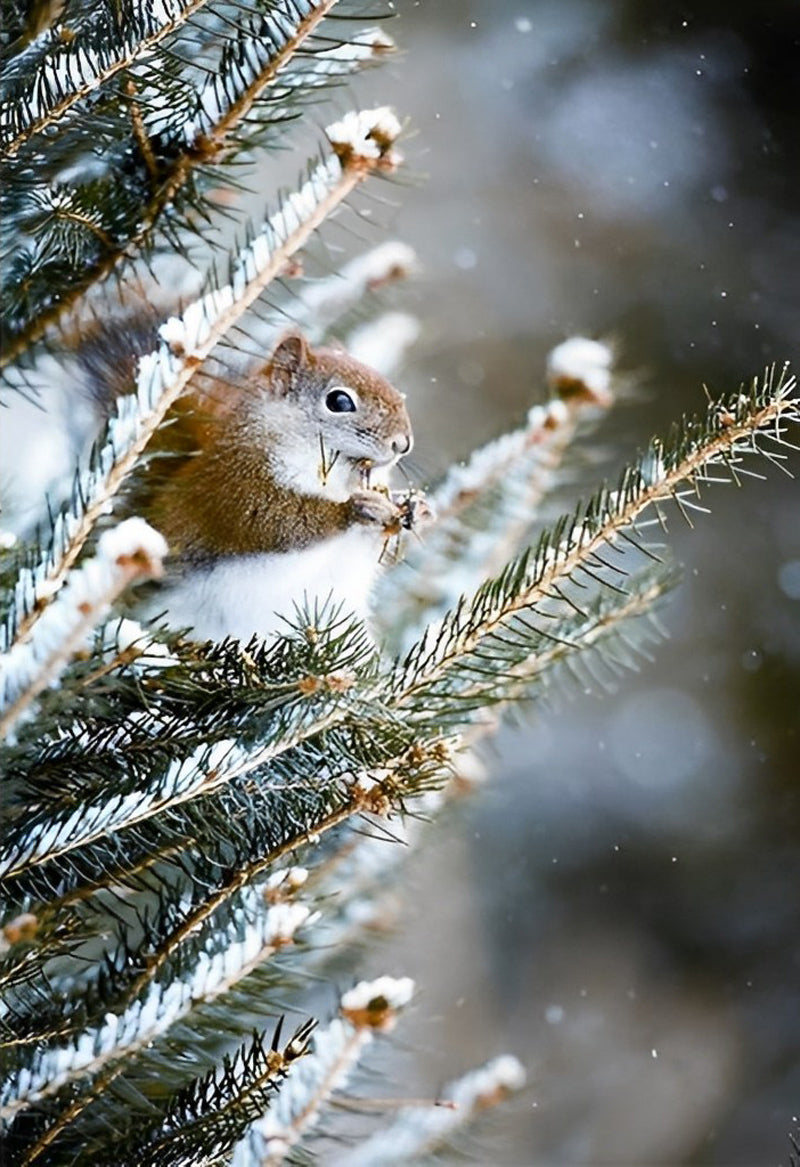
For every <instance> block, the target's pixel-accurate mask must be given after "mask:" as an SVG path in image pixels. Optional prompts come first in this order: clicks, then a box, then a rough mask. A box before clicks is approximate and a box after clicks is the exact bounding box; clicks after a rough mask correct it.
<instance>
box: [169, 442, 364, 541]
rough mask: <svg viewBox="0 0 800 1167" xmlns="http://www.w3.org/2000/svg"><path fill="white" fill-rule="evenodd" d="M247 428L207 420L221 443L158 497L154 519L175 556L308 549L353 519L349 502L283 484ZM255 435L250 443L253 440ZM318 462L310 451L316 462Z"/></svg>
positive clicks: (179, 472) (194, 459)
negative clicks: (279, 481)
mask: <svg viewBox="0 0 800 1167" xmlns="http://www.w3.org/2000/svg"><path fill="white" fill-rule="evenodd" d="M243 429H244V427H243V425H242V424H237V423H236V422H234V423H233V424H227V425H226V424H225V421H224V420H223V419H219V420H218V421H217V423H216V425H214V423H213V422H212V423H209V422H206V423H205V424H204V425H203V426H202V428H201V431H200V432H201V433H202V435H203V436H204V437H205V438H206V439H208V438H209V436H210V435H211V434H213V435H214V440H213V442H211V443H210V444H209V445H207V446H206V448H205V449H201V451H200V452H199V453H198V454H197V455H196V456H194V457H192V458H190V459H189V460H188V461H184V462H183V464H182V465H181V466H180V467H179V468H178V469H177V471H176V472H175V473H174V474H172V475H171V476H170V477H169V481H168V483H167V484H166V485H165V486H162V489H161V490H159V491H158V492H157V493H156V494H155V495H154V497H153V503H152V518H153V523H154V524H155V526H156V527H157V528H158V529H159V530H160V531H161V532H162V534H163V535H164V537H165V538H166V540H167V542H168V543H169V545H170V548H171V550H172V552H173V554H176V555H178V556H180V557H181V558H184V559H186V560H188V561H190V562H198V561H204V560H208V559H216V558H218V557H220V556H228V555H253V554H257V553H261V552H270V551H290V550H297V549H298V548H302V547H307V546H309V545H310V544H311V543H315V542H317V541H318V540H320V539H325V538H327V537H329V536H330V535H334V534H336V533H337V532H338V531H344V530H346V528H347V527H348V526H350V524H351V523H352V521H353V515H352V508H351V507H350V504H349V503H347V502H341V503H340V502H333V501H330V500H328V499H324V498H319V497H316V496H314V497H311V496H306V495H301V494H297V493H296V492H294V491H291V490H289V489H288V488H287V487H285V486H283V485H281V484H280V483H278V482H276V480H275V477H274V474H273V473H272V470H271V469H270V466H269V463H268V461H267V459H266V458H265V456H264V451H263V449H261V448H260V446H258V445H255V444H254V443H253V441H252V435H248V433H247V432H242V431H243ZM248 438H249V440H248ZM315 457H318V451H314V450H310V451H309V458H310V459H313V458H315Z"/></svg>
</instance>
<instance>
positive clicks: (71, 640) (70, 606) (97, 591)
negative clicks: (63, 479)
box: [0, 518, 167, 737]
mask: <svg viewBox="0 0 800 1167" xmlns="http://www.w3.org/2000/svg"><path fill="white" fill-rule="evenodd" d="M166 554H167V544H166V541H165V540H164V538H163V537H162V536H161V535H160V534H159V533H158V532H157V531H155V530H153V528H152V527H150V526H148V524H147V523H146V522H145V521H144V520H143V519H135V518H134V519H126V520H125V522H123V523H120V524H119V526H117V527H115V528H114V529H113V530H110V531H106V532H105V533H104V534H103V535H101V536H100V539H99V541H98V544H97V554H96V555H95V556H94V558H92V559H90V560H88V561H87V562H86V563H84V565H83V566H82V567H81V568H79V569H77V570H75V571H73V572H72V573H71V574H70V575H69V577H68V580H67V583H66V586H65V587H64V588H63V589H62V590H61V592H60V593H59V595H58V596H57V597H56V599H55V600H54V601H53V603H51V604H49V605H48V606H47V608H46V609H45V610H44V611H43V613H42V616H41V618H40V619H39V620H38V621H37V622H36V623H35V624H34V625H32V626H31V627H30V628H29V630H28V632H27V634H26V636H25V638H24V639H19V640H17V641H16V643H15V644H14V645H13V646H12V647H11V649H10V650H9V651H8V652H7V653H5V654H4V655H3V656H2V657H0V737H3V736H5V735H6V734H7V733H8V732H9V730H10V729H11V728H12V726H13V725H14V724H15V723H16V722H17V720H18V719H19V718H20V717H21V716H22V714H23V713H24V712H25V711H26V710H27V709H28V708H29V707H30V705H31V703H32V702H33V701H34V700H35V698H36V697H37V696H38V694H39V693H41V691H42V690H43V689H44V688H46V687H47V686H48V685H51V684H53V683H54V681H56V680H57V679H58V677H59V676H60V675H61V673H62V672H63V670H64V668H66V666H67V664H68V663H69V661H70V659H71V658H72V657H73V656H74V654H75V653H76V652H77V651H78V650H79V649H81V648H83V647H84V646H85V644H86V641H87V637H88V634H89V632H90V631H91V630H92V628H94V626H95V625H96V624H98V623H99V622H100V621H101V620H102V619H103V617H104V616H105V615H106V614H107V612H108V610H109V608H110V606H111V604H112V603H113V602H114V600H116V599H117V597H118V596H119V595H120V594H121V593H122V592H123V591H124V590H125V589H126V588H127V587H128V586H129V585H130V584H131V583H133V582H134V581H136V580H142V579H155V578H158V576H160V575H161V571H162V560H163V558H164V557H165V556H166ZM41 595H42V593H41V591H40V596H41Z"/></svg>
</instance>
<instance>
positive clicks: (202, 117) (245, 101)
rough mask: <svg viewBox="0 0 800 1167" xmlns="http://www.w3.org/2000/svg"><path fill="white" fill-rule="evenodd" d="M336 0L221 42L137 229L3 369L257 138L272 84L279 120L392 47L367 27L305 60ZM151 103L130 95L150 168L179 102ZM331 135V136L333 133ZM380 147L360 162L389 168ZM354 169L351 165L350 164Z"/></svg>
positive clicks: (287, 8) (92, 268)
mask: <svg viewBox="0 0 800 1167" xmlns="http://www.w3.org/2000/svg"><path fill="white" fill-rule="evenodd" d="M336 2H337V0H317V2H316V3H313V2H311V0H280V2H279V3H278V4H276V5H275V6H274V7H273V6H270V11H269V13H268V14H266V15H264V16H263V18H262V17H260V16H259V17H258V18H257V19H256V18H255V17H254V18H253V24H254V27H253V30H250V31H248V28H247V27H239V26H237V28H236V30H235V32H234V34H233V36H232V37H231V39H230V40H229V41H228V43H227V44H226V46H225V47H224V49H223V53H222V58H221V61H220V64H219V67H218V69H217V70H216V71H215V74H214V76H213V78H212V80H211V81H209V82H208V84H207V85H206V86H205V87H203V88H202V89H201V91H200V93H199V95H198V96H197V102H196V107H195V111H194V114H193V115H192V116H191V117H190V118H189V121H188V123H187V124H186V125H185V126H184V127H183V140H184V143H185V146H184V148H183V149H182V150H181V151H180V152H179V153H178V154H177V155H176V157H175V158H174V159H173V160H172V162H171V163H170V165H169V169H168V171H167V172H166V174H164V175H162V176H161V178H160V181H159V182H158V183H157V184H156V188H155V190H154V192H153V194H152V196H151V197H150V198H149V200H148V201H147V203H146V205H144V206H143V207H142V209H141V213H139V214H138V215H137V217H136V223H137V226H136V227H135V229H133V230H132V233H130V232H129V231H128V230H127V229H126V230H124V231H122V232H121V233H119V232H115V237H116V235H117V234H119V235H120V238H119V241H118V242H117V241H111V240H109V241H107V244H106V245H104V246H103V249H102V252H101V255H100V257H99V258H98V259H97V261H96V262H94V263H93V264H91V265H89V267H88V268H87V271H86V274H85V276H83V277H81V278H77V279H76V280H75V281H74V282H73V283H72V284H71V286H70V287H69V288H68V289H65V290H63V291H62V292H61V294H59V295H58V296H57V297H54V298H53V299H52V302H50V303H49V304H48V305H47V306H44V307H43V308H42V310H41V311H39V312H38V314H37V315H36V316H35V317H33V318H32V319H31V320H30V321H29V322H28V323H27V324H26V325H25V326H24V327H22V328H21V330H20V331H19V333H18V334H17V335H16V336H13V337H10V338H9V341H8V343H7V344H6V345H5V346H4V348H3V352H2V354H0V368H4V367H5V366H6V365H7V364H9V363H10V362H12V361H14V360H16V359H17V358H18V357H20V356H21V355H22V354H23V353H25V352H26V351H27V350H28V349H29V348H30V347H31V346H32V345H33V344H34V343H35V342H36V341H38V340H39V339H40V338H41V337H42V336H44V335H45V334H46V332H47V331H48V329H50V328H51V327H52V326H53V325H54V324H55V323H56V322H57V321H59V320H60V319H62V318H63V316H64V315H65V314H66V313H67V312H68V311H70V310H71V309H72V308H73V307H74V306H75V305H76V304H77V303H78V302H79V301H80V299H81V297H83V296H84V295H85V293H86V292H87V290H88V289H89V288H90V287H92V286H93V285H95V284H100V283H102V282H103V281H104V280H105V279H106V278H107V277H108V276H109V275H111V273H112V272H114V271H116V270H117V269H118V267H119V266H120V265H121V264H122V263H124V262H125V261H126V260H127V259H128V258H129V257H130V256H132V255H135V254H136V253H137V251H138V250H139V249H140V248H142V247H143V246H144V245H145V244H147V243H148V241H149V240H151V239H152V238H153V234H154V231H155V228H156V226H157V224H158V223H159V222H160V221H161V218H162V216H163V215H164V213H165V212H166V211H167V210H168V209H169V208H170V207H173V206H175V205H177V201H179V196H180V195H181V193H182V192H183V191H184V190H185V189H188V188H189V185H190V183H191V181H192V179H193V177H194V176H195V175H196V174H197V173H198V171H199V170H201V168H202V167H203V166H207V165H208V164H209V163H212V162H213V163H214V164H217V163H219V162H220V161H221V160H222V159H223V157H224V156H225V155H226V153H227V152H228V151H229V150H231V149H234V148H237V147H240V146H241V144H242V142H243V141H246V140H247V139H248V137H249V138H253V136H254V135H256V134H257V127H258V124H259V120H258V119H257V118H255V117H254V116H251V115H252V114H253V110H254V106H255V105H256V103H257V102H258V101H259V100H260V99H261V98H262V96H263V95H264V94H265V91H267V90H271V88H272V87H273V86H275V85H276V83H278V81H279V80H280V85H281V88H280V90H279V91H278V92H276V93H275V95H274V96H275V109H274V110H273V111H272V113H271V115H270V116H269V117H267V118H266V119H264V120H265V121H266V122H268V123H269V122H270V120H272V121H275V122H278V123H281V122H283V121H286V118H287V115H288V113H289V108H288V103H289V101H290V99H291V97H292V95H293V94H294V93H295V92H297V93H299V94H301V95H302V94H303V93H304V92H305V91H306V90H308V91H310V90H313V89H314V88H315V87H318V86H320V85H323V84H325V83H326V81H327V80H328V79H329V78H330V77H332V76H333V77H336V76H338V75H341V74H342V73H344V72H347V71H348V70H351V69H353V68H355V67H358V66H359V65H360V64H363V63H365V62H369V61H370V60H373V59H377V58H379V57H380V56H382V55H383V54H384V53H385V52H386V51H387V50H388V49H390V48H391V41H390V40H389V38H387V37H385V36H382V35H381V34H380V33H379V32H376V30H373V29H367V30H365V32H363V33H362V34H360V35H358V36H356V37H355V38H354V39H353V40H352V41H351V42H344V43H341V44H339V45H336V46H335V47H334V48H327V49H326V48H321V49H316V50H314V49H312V50H308V54H309V60H310V63H309V62H308V61H306V60H305V59H304V58H303V56H302V55H303V53H304V51H306V42H307V41H308V39H309V37H311V36H312V34H313V33H314V32H315V30H316V29H317V27H318V26H319V24H320V23H321V22H322V21H323V20H324V18H325V17H326V16H327V15H328V14H329V12H330V11H331V9H332V8H333V7H334V5H335V4H336ZM256 24H257V25H258V28H257V31H256V28H255V26H256ZM316 57H319V58H320V59H319V61H316V60H315V58H316ZM296 59H299V60H300V64H299V66H298V68H299V76H297V77H292V76H290V74H289V72H288V71H287V70H288V66H289V65H290V63H294V62H295V61H296ZM309 78H311V80H310V81H309ZM281 102H283V104H281ZM148 104H149V106H150V107H151V112H150V114H149V121H147V120H145V118H144V117H143V115H142V114H141V111H139V107H138V104H137V103H136V102H133V101H132V105H131V111H132V114H133V113H134V111H137V112H136V113H135V116H134V125H135V129H136V137H137V141H138V144H139V147H140V150H141V152H142V154H143V155H144V156H145V158H148V159H149V166H150V168H151V169H153V156H152V146H151V143H150V135H153V136H158V135H160V134H164V133H165V132H166V130H167V129H169V124H168V123H170V119H171V118H172V117H173V114H174V111H173V104H174V103H171V102H169V101H168V102H167V103H166V104H165V102H164V100H163V95H162V96H161V97H158V96H157V95H156V94H153V95H151V97H150V98H149V101H148ZM382 112H383V113H384V115H385V116H387V117H389V116H393V115H390V114H389V111H382ZM348 116H355V117H358V116H361V115H348ZM173 120H174V119H173ZM367 120H368V121H369V118H368V117H367ZM387 129H388V130H391V125H390V124H389V123H388V122H387V125H386V126H385V127H383V129H382V130H379V131H378V132H379V134H380V133H383V134H384V136H385V132H386V130H387ZM366 132H367V133H368V130H367V131H366ZM329 138H330V135H329ZM330 140H331V141H332V142H333V139H332V138H331V139H330ZM387 144H388V143H387ZM375 149H376V142H375V141H372V140H371V141H370V142H369V143H368V146H367V150H368V153H367V154H365V155H363V156H362V162H363V161H364V160H365V159H367V158H369V159H370V160H371V161H373V162H376V161H379V160H380V161H382V162H383V165H384V169H385V168H387V167H388V165H389V162H390V152H389V150H388V148H387V149H384V148H383V147H382V146H380V145H379V144H378V145H377V151H378V153H377V154H376V152H375ZM356 160H357V152H356V154H354V156H353V158H352V159H350V160H348V159H345V158H344V157H343V159H342V161H343V165H344V166H345V167H348V165H349V162H353V163H355V162H356ZM391 161H392V163H393V164H396V163H397V162H398V161H399V156H396V155H395V156H394V158H393V159H391ZM349 168H350V169H351V170H352V169H353V167H352V166H350V167H349Z"/></svg>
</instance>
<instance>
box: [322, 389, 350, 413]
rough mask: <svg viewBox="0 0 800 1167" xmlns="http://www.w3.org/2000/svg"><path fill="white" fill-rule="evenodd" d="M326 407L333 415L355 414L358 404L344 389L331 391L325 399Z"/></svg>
mask: <svg viewBox="0 0 800 1167" xmlns="http://www.w3.org/2000/svg"><path fill="white" fill-rule="evenodd" d="M325 405H326V406H327V407H328V409H329V410H330V411H331V413H355V411H356V403H355V401H354V400H353V398H352V397H351V395H350V394H349V393H348V392H347V391H346V390H344V389H331V391H330V393H329V394H328V396H327V397H326V398H325Z"/></svg>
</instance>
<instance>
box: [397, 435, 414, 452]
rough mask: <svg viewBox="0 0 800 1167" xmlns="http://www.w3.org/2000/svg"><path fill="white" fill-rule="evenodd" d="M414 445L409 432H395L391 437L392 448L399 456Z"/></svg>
mask: <svg viewBox="0 0 800 1167" xmlns="http://www.w3.org/2000/svg"><path fill="white" fill-rule="evenodd" d="M413 445H414V439H413V438H412V436H411V434H410V433H409V434H395V436H394V437H393V438H392V450H393V451H394V453H395V454H397V456H398V457H399V458H402V457H403V455H404V454H407V453H408V452H409V450H410V449H411V447H412V446H413Z"/></svg>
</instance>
